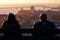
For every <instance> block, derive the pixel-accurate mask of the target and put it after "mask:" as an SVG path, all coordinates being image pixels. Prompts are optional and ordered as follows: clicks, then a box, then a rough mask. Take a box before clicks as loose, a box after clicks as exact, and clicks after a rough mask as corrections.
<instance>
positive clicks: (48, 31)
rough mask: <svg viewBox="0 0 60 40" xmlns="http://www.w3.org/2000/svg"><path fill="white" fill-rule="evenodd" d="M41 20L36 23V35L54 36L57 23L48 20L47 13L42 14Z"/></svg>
mask: <svg viewBox="0 0 60 40" xmlns="http://www.w3.org/2000/svg"><path fill="white" fill-rule="evenodd" d="M39 17H40V21H38V22H37V23H35V25H34V33H35V34H34V35H35V37H37V36H52V35H53V34H54V30H55V25H54V23H53V22H51V21H48V20H47V14H46V13H42V14H40V16H39Z"/></svg>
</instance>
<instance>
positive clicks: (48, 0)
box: [0, 0, 60, 4]
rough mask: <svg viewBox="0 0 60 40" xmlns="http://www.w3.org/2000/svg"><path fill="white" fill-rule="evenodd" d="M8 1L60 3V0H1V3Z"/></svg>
mask: <svg viewBox="0 0 60 40" xmlns="http://www.w3.org/2000/svg"><path fill="white" fill-rule="evenodd" d="M7 3H8V4H10V3H13V4H14V3H16V4H17V3H60V0H0V4H7Z"/></svg>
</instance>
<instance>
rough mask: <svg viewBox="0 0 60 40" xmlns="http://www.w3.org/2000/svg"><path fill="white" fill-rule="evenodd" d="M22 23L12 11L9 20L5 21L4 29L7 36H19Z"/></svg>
mask: <svg viewBox="0 0 60 40" xmlns="http://www.w3.org/2000/svg"><path fill="white" fill-rule="evenodd" d="M20 27H21V26H20V25H19V23H18V21H17V20H16V18H15V15H14V14H13V13H10V14H9V16H8V20H6V21H4V23H3V30H4V34H5V36H19V30H20Z"/></svg>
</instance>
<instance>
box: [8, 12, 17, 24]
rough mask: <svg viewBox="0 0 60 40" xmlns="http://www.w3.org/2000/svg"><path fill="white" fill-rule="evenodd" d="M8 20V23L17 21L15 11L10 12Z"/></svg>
mask: <svg viewBox="0 0 60 40" xmlns="http://www.w3.org/2000/svg"><path fill="white" fill-rule="evenodd" d="M7 22H8V24H14V23H16V22H17V20H16V18H15V15H14V14H13V13H9V16H8V20H7Z"/></svg>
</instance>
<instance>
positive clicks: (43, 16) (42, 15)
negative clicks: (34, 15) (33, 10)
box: [39, 13, 47, 21]
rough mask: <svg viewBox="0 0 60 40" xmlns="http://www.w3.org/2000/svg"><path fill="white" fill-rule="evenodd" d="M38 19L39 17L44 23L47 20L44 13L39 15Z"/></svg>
mask: <svg viewBox="0 0 60 40" xmlns="http://www.w3.org/2000/svg"><path fill="white" fill-rule="evenodd" d="M39 17H40V20H41V21H46V20H47V14H46V13H41V14H40V16H39Z"/></svg>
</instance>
